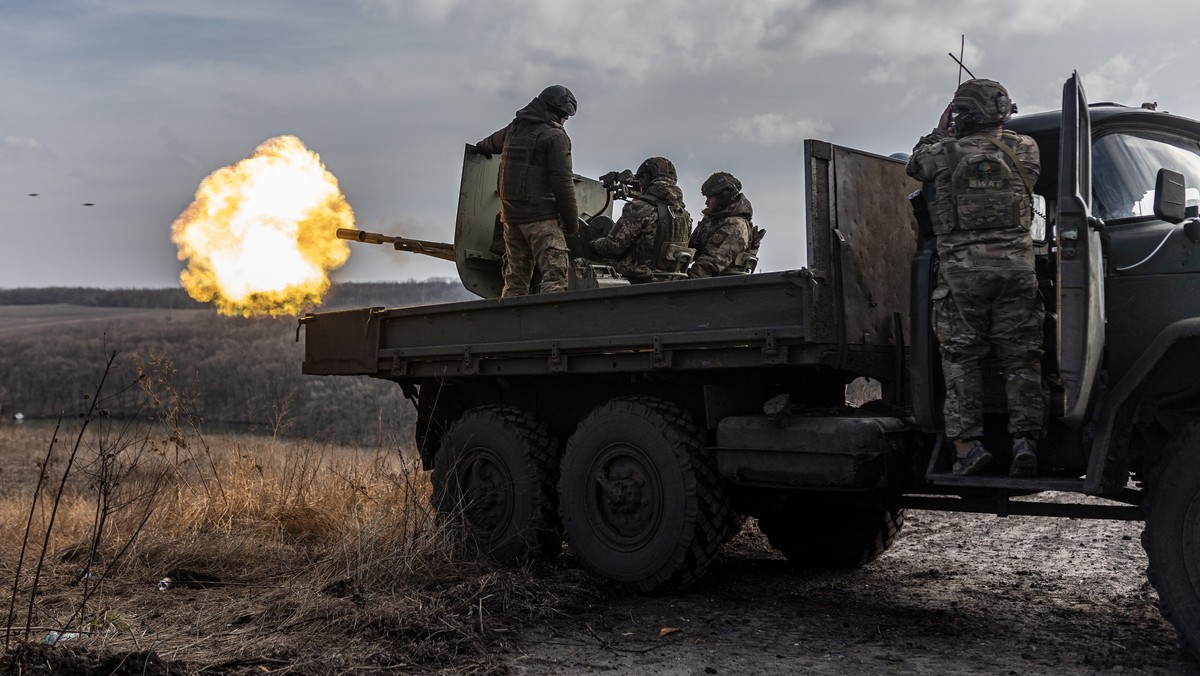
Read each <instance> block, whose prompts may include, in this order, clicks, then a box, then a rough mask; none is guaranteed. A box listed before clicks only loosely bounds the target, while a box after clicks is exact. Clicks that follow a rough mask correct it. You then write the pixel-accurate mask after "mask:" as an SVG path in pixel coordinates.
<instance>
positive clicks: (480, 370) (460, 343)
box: [300, 75, 1200, 653]
mask: <svg viewBox="0 0 1200 676" xmlns="http://www.w3.org/2000/svg"><path fill="white" fill-rule="evenodd" d="M1009 127H1010V128H1011V129H1014V130H1016V131H1018V132H1021V133H1024V134H1028V135H1030V136H1032V137H1033V138H1034V139H1035V140H1036V141H1037V143H1038V145H1039V147H1040V150H1041V156H1042V163H1043V164H1042V173H1041V176H1040V178H1039V179H1038V182H1037V184H1036V186H1035V191H1036V192H1037V193H1038V195H1040V196H1041V198H1043V199H1042V200H1038V201H1039V203H1041V204H1043V207H1044V212H1045V213H1044V224H1045V227H1044V232H1045V233H1046V234H1041V233H1039V232H1035V233H1034V236H1035V238H1036V239H1037V240H1038V241H1037V247H1036V253H1037V270H1038V277H1039V282H1040V285H1041V291H1042V296H1043V299H1044V302H1045V305H1046V309H1047V313H1046V316H1047V320H1046V327H1045V328H1046V331H1045V347H1046V353H1045V359H1044V364H1043V371H1044V374H1045V380H1046V392H1047V396H1048V397H1049V400H1050V409H1051V415H1050V420H1049V421H1048V424H1047V429H1046V433H1045V437H1044V439H1043V441H1042V443H1041V446H1040V452H1039V456H1040V457H1039V462H1040V467H1039V472H1038V476H1037V477H1035V478H1012V477H1009V476H1006V475H1002V474H987V473H985V474H981V475H975V476H956V475H954V474H952V473H951V471H950V463H951V456H952V454H953V453H952V444H950V443H948V442H947V440H946V439H945V437H944V436H943V434H942V433H941V427H942V425H941V420H940V407H941V399H942V396H943V382H942V378H941V375H940V373H939V368H940V362H939V359H938V358H937V345H936V339H935V337H934V335H933V333H932V329H931V326H930V324H931V322H930V312H931V301H930V294H931V292H932V289H933V286H934V281H935V279H936V268H937V260H936V253H935V247H934V241H933V236H932V230H931V227H930V223H929V220H928V212H927V210H926V209H925V208H924V205H925V204H926V203H927V201H928V197H929V194H928V191H929V190H930V188H928V187H923V186H920V185H917V184H916V183H914V182H913V181H912V180H911V179H909V178H908V177H907V176H906V174H905V171H904V165H903V162H902V161H900V160H897V159H893V158H888V157H882V156H879V155H875V154H871V153H866V152H861V151H857V150H852V149H849V148H844V147H840V146H837V145H833V144H830V143H825V142H821V141H816V140H810V141H806V142H805V145H804V151H805V153H804V156H805V179H806V194H805V202H806V222H805V226H806V228H807V252H808V258H807V261H806V264H805V265H803V266H802V267H800V266H798V267H796V268H795V269H791V270H783V271H776V272H759V273H756V274H752V275H738V276H729V277H719V278H711V279H696V280H685V281H670V282H659V283H652V284H639V285H623V286H610V287H599V288H593V289H586V290H578V291H568V292H566V293H561V294H552V295H546V296H537V295H535V296H527V297H519V298H495V297H494V296H496V295H497V293H498V287H497V286H496V285H497V284H498V280H499V277H498V275H499V265H500V257H499V256H498V255H496V253H495V252H494V251H489V249H488V247H489V245H490V243H491V241H492V237H493V233H494V226H495V214H496V213H497V211H498V203H497V202H496V199H495V190H494V185H495V184H494V176H495V168H494V166H490V165H489V164H488V160H485V159H484V158H482V157H479V156H476V155H473V154H471V153H470V152H468V153H467V154H466V157H465V162H464V164H465V167H464V172H463V190H462V195H461V198H462V199H461V201H460V206H459V215H458V216H459V217H458V222H457V225H456V232H455V243H454V247H453V248H454V252H455V257H456V261H457V264H458V269H459V271H460V273H461V274H462V277H463V281H464V283H465V284H466V286H467V288H469V289H471V290H473V291H476V292H477V293H478V294H479V295H481V296H485V298H484V299H481V300H476V301H468V302H456V303H447V304H441V305H432V306H422V307H403V308H391V309H388V308H363V309H357V310H348V311H341V312H328V313H318V314H309V315H306V316H304V317H303V318H302V319H301V320H300V321H301V324H302V325H303V326H304V327H305V329H306V339H305V358H304V365H303V370H304V372H305V373H309V374H320V375H361V376H370V377H374V378H383V379H387V380H392V381H395V382H396V383H397V384H398V385H399V386H400V387H401V388H402V389H403V391H404V394H405V395H406V396H407V397H408V399H410V400H411V402H412V404H413V406H414V407H415V408H416V412H417V422H416V439H415V441H416V448H417V451H418V452H419V454H420V457H421V460H422V462H423V463H424V467H425V468H426V469H429V470H431V471H432V483H433V487H434V500H435V502H436V507H437V509H438V510H439V511H440V512H441V513H443V514H446V515H448V516H452V517H453V518H454V519H456V520H458V521H459V522H461V523H463V524H465V526H466V527H467V529H468V530H469V531H470V532H471V533H473V535H474V537H475V539H476V540H477V541H478V542H479V543H480V544H481V545H482V546H483V547H484V548H486V549H487V550H488V551H489V552H491V553H492V554H493V555H494V556H495V557H496V558H497V559H499V560H506V561H519V560H525V559H528V558H530V557H536V556H544V555H550V554H556V553H560V552H561V551H562V542H563V540H564V539H565V541H566V542H567V543H568V544H569V546H570V552H571V553H573V555H574V556H575V557H576V558H577V559H578V560H579V562H580V563H581V564H582V565H583V566H585V567H586V568H588V569H589V570H591V571H593V572H595V573H596V574H598V575H601V576H603V577H606V578H609V579H611V580H616V581H619V582H620V583H622V584H624V585H625V586H627V587H628V588H629V589H631V590H635V591H638V592H652V591H658V590H671V589H678V588H682V587H685V586H687V585H688V584H690V583H692V582H694V581H695V580H697V579H698V578H700V577H701V576H703V575H704V574H705V572H706V571H707V570H708V568H709V567H710V565H711V564H712V562H713V560H714V557H715V556H716V554H717V551H718V548H719V547H720V546H721V544H722V543H723V542H724V541H725V540H726V539H728V538H729V537H730V536H731V535H732V534H734V533H736V532H737V530H738V529H739V528H740V526H741V524H742V522H743V520H744V519H745V518H746V517H747V516H749V517H755V518H756V519H757V521H758V526H759V528H760V529H761V530H762V531H763V532H764V533H765V534H766V536H767V537H768V538H769V541H770V543H771V545H772V546H774V547H775V548H777V549H778V550H779V551H781V552H782V553H783V554H784V555H785V556H786V557H787V559H788V560H790V561H792V562H794V563H795V564H797V565H800V566H812V567H856V566H861V565H864V564H866V563H868V562H870V561H872V560H873V559H875V558H876V557H877V556H879V555H880V554H881V553H882V552H884V551H885V550H886V549H887V548H888V547H889V546H890V545H891V544H892V543H893V541H894V539H895V537H896V536H897V534H898V532H899V531H900V529H901V527H902V525H903V522H904V514H905V510H906V509H928V510H948V511H961V512H983V513H994V514H999V515H1002V516H1007V515H1046V516H1065V517H1075V518H1103V519H1131V520H1134V519H1144V520H1145V522H1146V527H1145V531H1144V535H1143V543H1144V545H1145V548H1146V551H1147V553H1148V555H1149V576H1150V580H1151V582H1153V584H1154V586H1155V587H1156V588H1157V589H1158V592H1159V595H1160V598H1161V603H1162V608H1163V612H1164V613H1165V614H1166V616H1167V617H1168V618H1169V619H1170V620H1171V622H1173V623H1174V625H1175V626H1176V627H1177V628H1178V629H1179V632H1180V634H1181V635H1182V636H1183V639H1184V641H1185V643H1186V645H1187V646H1189V647H1190V649H1191V650H1192V651H1193V652H1196V653H1200V219H1198V218H1197V209H1196V206H1195V205H1196V204H1197V203H1200V195H1198V194H1197V191H1196V186H1200V122H1196V121H1194V120H1189V119H1185V118H1183V117H1179V116H1174V115H1170V114H1167V113H1164V112H1156V111H1152V110H1148V109H1144V108H1130V107H1124V106H1119V105H1115V104H1108V103H1104V104H1098V105H1095V106H1089V105H1088V104H1087V102H1086V99H1085V97H1084V92H1083V88H1082V85H1081V83H1080V81H1079V78H1078V76H1077V75H1075V76H1072V77H1071V78H1070V79H1069V80H1067V82H1066V83H1065V85H1064V88H1063V106H1062V110H1061V111H1058V112H1050V113H1039V114H1032V115H1024V116H1020V117H1017V118H1015V119H1013V120H1012V121H1011V123H1010V124H1009ZM489 181H493V182H489ZM579 186H580V194H581V196H582V199H581V202H582V203H583V210H584V211H588V210H589V209H592V210H593V211H592V213H600V212H601V211H602V210H606V209H608V208H609V206H608V204H607V202H608V200H607V199H606V197H605V196H604V195H603V194H602V193H603V190H602V189H601V187H600V186H599V185H598V184H597V183H596V182H595V181H590V180H588V179H582V178H580V179H579ZM1039 220H1042V219H1039ZM777 227H778V226H777ZM985 377H986V382H985V389H986V397H985V406H986V410H987V412H988V420H987V444H988V447H989V449H992V450H993V452H995V453H997V455H998V456H999V457H998V458H997V460H996V462H995V465H994V469H993V471H997V472H1002V471H1003V469H1002V468H1006V467H1007V466H1008V458H1006V457H1004V454H1005V452H1004V450H1003V449H1007V448H1010V445H1011V444H1010V443H1009V442H1010V440H1009V439H1008V437H1007V433H1006V431H1005V426H1004V412H1005V400H1004V396H1005V395H1004V388H1003V383H1002V382H1001V381H1000V377H999V370H998V368H997V367H996V366H995V364H994V362H989V365H988V367H987V371H986V374H985ZM856 379H870V380H871V381H878V382H879V383H880V384H881V389H880V393H881V394H880V396H879V397H878V399H876V400H874V401H870V402H867V403H863V404H860V405H850V404H847V399H846V386H847V383H850V382H851V381H854V380H856ZM1046 491H1058V492H1061V493H1063V494H1066V498H1067V499H1057V500H1054V501H1030V500H1025V499H1022V498H1025V497H1026V496H1030V495H1033V494H1037V493H1041V492H1046ZM1097 498H1099V499H1097Z"/></svg>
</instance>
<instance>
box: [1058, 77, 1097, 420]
mask: <svg viewBox="0 0 1200 676" xmlns="http://www.w3.org/2000/svg"><path fill="white" fill-rule="evenodd" d="M1059 138H1060V139H1061V141H1060V145H1059V174H1058V222H1057V227H1056V231H1057V232H1056V238H1057V244H1058V279H1057V285H1056V286H1057V289H1058V341H1057V343H1058V344H1057V350H1058V365H1059V377H1060V379H1061V380H1062V386H1063V391H1062V394H1061V395H1060V397H1061V399H1059V400H1057V401H1052V402H1051V403H1052V407H1051V410H1052V411H1055V412H1059V414H1060V415H1061V417H1062V420H1063V422H1064V423H1066V424H1067V425H1069V426H1071V427H1078V426H1079V425H1081V424H1082V423H1083V421H1084V420H1085V414H1086V413H1087V410H1088V406H1089V404H1091V400H1092V394H1093V391H1094V389H1095V385H1096V377H1097V374H1098V373H1099V370H1100V361H1101V356H1102V354H1103V352H1104V322H1105V317H1104V253H1103V251H1102V249H1101V245H1100V228H1102V227H1103V223H1102V222H1101V221H1099V220H1098V219H1096V218H1093V217H1092V215H1091V198H1092V161H1091V149H1092V125H1091V118H1090V116H1089V114H1088V105H1087V98H1086V97H1085V96H1084V93H1083V84H1082V83H1081V82H1080V79H1079V74H1078V73H1074V74H1072V75H1071V78H1070V79H1069V80H1067V81H1066V83H1065V84H1063V102H1062V122H1061V131H1060V137H1059Z"/></svg>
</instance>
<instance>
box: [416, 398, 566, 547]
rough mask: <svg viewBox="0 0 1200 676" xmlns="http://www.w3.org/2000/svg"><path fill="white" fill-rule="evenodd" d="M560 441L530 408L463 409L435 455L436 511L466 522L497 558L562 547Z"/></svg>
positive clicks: (480, 543) (451, 519)
mask: <svg viewBox="0 0 1200 676" xmlns="http://www.w3.org/2000/svg"><path fill="white" fill-rule="evenodd" d="M557 478H558V441H557V440H556V439H555V438H553V437H552V436H551V435H550V433H549V431H548V430H547V428H546V426H545V424H543V423H540V422H539V421H538V420H536V419H535V418H534V417H533V416H532V415H531V414H529V413H527V412H525V411H522V410H520V409H517V408H512V407H507V406H484V407H480V408H475V409H471V410H470V411H467V412H466V413H464V414H462V415H461V416H460V417H459V418H458V419H457V420H455V421H454V424H452V425H451V426H450V428H449V429H448V430H447V431H446V433H445V435H444V436H443V437H442V440H441V445H440V446H439V448H438V451H437V454H436V456H435V457H434V468H433V475H432V477H431V481H432V483H433V501H434V506H435V508H436V509H437V512H438V515H439V517H442V518H444V519H446V520H448V521H449V522H451V523H457V524H459V525H461V526H463V527H464V529H465V531H466V532H467V534H468V535H469V536H470V537H471V539H472V540H473V541H474V542H475V543H476V544H477V545H478V546H479V549H480V551H482V552H483V553H485V554H487V555H489V556H491V557H492V558H493V559H495V560H496V561H498V562H500V563H520V562H523V561H526V560H529V559H531V558H538V557H543V556H549V555H553V554H555V553H557V552H558V551H559V550H560V549H561V546H562V538H561V536H560V534H559V530H558V518H557V506H558V504H557V499H556V496H555V493H554V485H555V481H556V480H557Z"/></svg>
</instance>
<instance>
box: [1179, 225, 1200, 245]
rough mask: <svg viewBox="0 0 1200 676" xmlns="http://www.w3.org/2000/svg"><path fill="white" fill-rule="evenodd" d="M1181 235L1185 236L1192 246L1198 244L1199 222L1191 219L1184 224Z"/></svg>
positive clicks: (1199, 241) (1199, 234) (1199, 239)
mask: <svg viewBox="0 0 1200 676" xmlns="http://www.w3.org/2000/svg"><path fill="white" fill-rule="evenodd" d="M1183 234H1185V235H1187V238H1188V239H1189V240H1191V241H1192V243H1193V244H1200V220H1196V219H1192V220H1190V221H1188V222H1187V223H1184V224H1183Z"/></svg>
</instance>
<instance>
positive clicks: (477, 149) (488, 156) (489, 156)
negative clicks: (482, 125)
mask: <svg viewBox="0 0 1200 676" xmlns="http://www.w3.org/2000/svg"><path fill="white" fill-rule="evenodd" d="M474 148H475V153H476V154H478V155H483V156H484V158H486V159H489V160H490V159H492V154H491V153H489V152H487V151H485V150H483V149H482V148H480V147H479V144H478V143H476V144H475V146H474Z"/></svg>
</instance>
